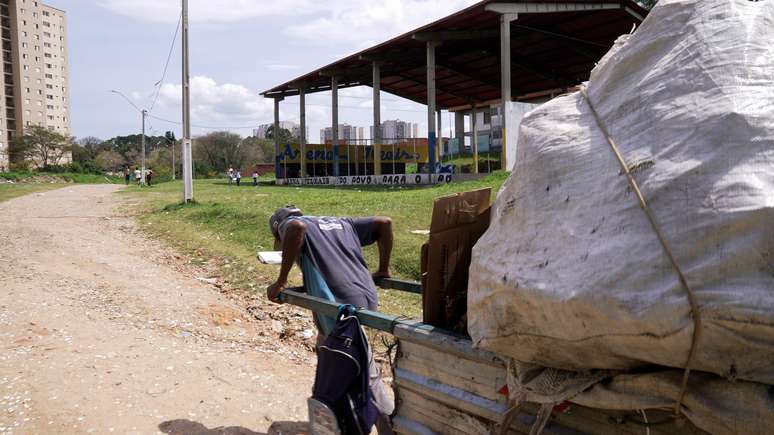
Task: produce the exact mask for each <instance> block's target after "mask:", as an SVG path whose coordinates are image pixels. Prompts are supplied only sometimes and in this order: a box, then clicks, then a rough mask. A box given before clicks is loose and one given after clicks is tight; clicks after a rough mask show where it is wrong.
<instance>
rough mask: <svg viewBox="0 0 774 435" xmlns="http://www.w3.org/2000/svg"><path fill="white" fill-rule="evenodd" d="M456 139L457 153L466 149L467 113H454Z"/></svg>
mask: <svg viewBox="0 0 774 435" xmlns="http://www.w3.org/2000/svg"><path fill="white" fill-rule="evenodd" d="M454 137H455V138H457V147H458V149H457V152H458V153H462V150H463V149H464V148H465V112H454Z"/></svg>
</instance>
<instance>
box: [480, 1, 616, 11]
mask: <svg viewBox="0 0 774 435" xmlns="http://www.w3.org/2000/svg"><path fill="white" fill-rule="evenodd" d="M622 7H623V6H622V5H621V4H620V3H611V2H599V3H572V2H567V3H491V4H488V5H486V8H485V9H486V10H487V11H489V12H495V13H498V14H547V13H554V12H583V11H597V10H609V9H621V8H622Z"/></svg>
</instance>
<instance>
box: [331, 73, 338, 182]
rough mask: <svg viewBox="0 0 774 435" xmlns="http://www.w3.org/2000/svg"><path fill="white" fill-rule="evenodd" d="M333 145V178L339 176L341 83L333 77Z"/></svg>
mask: <svg viewBox="0 0 774 435" xmlns="http://www.w3.org/2000/svg"><path fill="white" fill-rule="evenodd" d="M331 139H332V141H331V143H332V144H333V176H334V177H338V176H339V81H338V79H337V78H336V76H335V75H332V76H331Z"/></svg>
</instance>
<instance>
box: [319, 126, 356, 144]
mask: <svg viewBox="0 0 774 435" xmlns="http://www.w3.org/2000/svg"><path fill="white" fill-rule="evenodd" d="M363 135H364V129H363V127H354V126H351V125H349V124H339V141H345V143H347V144H350V145H355V144H359V143H362V142H363V141H364V140H365V137H363ZM332 142H333V129H332V128H331V127H327V128H323V129H320V143H332Z"/></svg>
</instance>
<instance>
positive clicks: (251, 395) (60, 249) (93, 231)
mask: <svg viewBox="0 0 774 435" xmlns="http://www.w3.org/2000/svg"><path fill="white" fill-rule="evenodd" d="M119 188H120V187H118V186H115V185H74V186H69V187H66V188H63V189H59V190H54V191H49V192H46V193H42V194H41V193H38V194H34V195H28V196H25V197H20V198H16V199H14V200H11V201H7V202H4V203H0V282H1V285H0V434H53V433H57V434H83V433H96V434H109V433H120V434H154V433H166V434H197V435H198V434H202V435H205V434H206V435H215V434H261V433H267V432H268V433H282V434H294V433H304V432H305V430H306V424H305V423H304V422H305V420H306V413H307V412H306V398H307V397H308V396H309V393H310V391H311V384H312V382H313V376H314V366H313V362H314V358H313V356H312V354H311V353H310V352H309V351H308V349H309V348H310V347H311V346H310V343H311V342H313V340H314V338H313V337H312V338H310V337H309V332H310V330H309V329H308V328H309V325H310V323H309V316H308V314H306V313H303V312H301V311H300V310H298V309H295V308H293V307H287V306H281V307H280V306H276V305H273V304H269V303H267V302H265V301H263V300H262V298H260V297H249V296H240V297H238V298H235V297H233V296H230V295H229V294H228V292H225V291H224V290H223V289H222V288H221V287H219V286H218V285H217V282H216V280H213V279H211V278H209V277H208V276H207V275H206V270H199V269H197V268H196V267H195V266H192V265H190V263H189V262H186V260H185V259H184V258H182V257H181V256H180V255H178V254H177V253H175V252H174V251H171V250H170V249H169V248H167V247H165V246H162V245H161V244H159V243H158V242H156V241H153V240H150V239H148V238H147V237H145V236H143V235H142V232H141V231H138V228H137V227H136V223H135V221H134V219H133V218H132V217H131V216H121V215H120V211H121V210H126V204H125V202H124V201H125V200H124V199H123V196H122V195H116V194H115V192H116V191H117V190H118V189H119ZM122 204H123V207H122ZM299 344H305V345H306V346H299Z"/></svg>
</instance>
